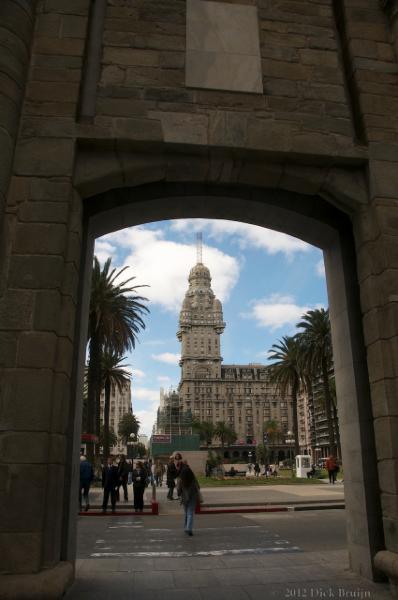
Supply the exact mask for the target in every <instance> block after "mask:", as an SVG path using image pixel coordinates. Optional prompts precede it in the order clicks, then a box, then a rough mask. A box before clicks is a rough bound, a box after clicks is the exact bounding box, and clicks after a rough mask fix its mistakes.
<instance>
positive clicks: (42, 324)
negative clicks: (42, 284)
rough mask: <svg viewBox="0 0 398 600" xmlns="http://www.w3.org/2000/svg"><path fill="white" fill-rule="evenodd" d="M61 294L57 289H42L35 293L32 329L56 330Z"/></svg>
mask: <svg viewBox="0 0 398 600" xmlns="http://www.w3.org/2000/svg"><path fill="white" fill-rule="evenodd" d="M60 308H61V294H60V293H59V291H58V290H42V291H39V292H37V293H36V302H35V310H34V329H35V330H36V331H54V332H55V331H57V330H58V327H59V321H60V314H59V311H60Z"/></svg>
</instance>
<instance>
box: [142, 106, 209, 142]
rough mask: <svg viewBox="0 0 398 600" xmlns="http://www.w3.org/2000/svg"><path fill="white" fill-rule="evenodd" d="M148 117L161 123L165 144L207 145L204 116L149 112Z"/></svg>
mask: <svg viewBox="0 0 398 600" xmlns="http://www.w3.org/2000/svg"><path fill="white" fill-rule="evenodd" d="M148 116H149V117H151V118H153V119H158V120H159V121H160V122H161V125H162V131H163V139H164V141H165V142H174V143H179V144H202V145H205V144H207V143H208V117H207V116H206V115H190V114H185V113H166V112H161V111H150V112H149V114H148Z"/></svg>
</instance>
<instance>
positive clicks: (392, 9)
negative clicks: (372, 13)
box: [380, 0, 398, 59]
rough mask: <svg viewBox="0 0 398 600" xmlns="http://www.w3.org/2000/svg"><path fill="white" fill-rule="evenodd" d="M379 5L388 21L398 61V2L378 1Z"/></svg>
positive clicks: (391, 0)
mask: <svg viewBox="0 0 398 600" xmlns="http://www.w3.org/2000/svg"><path fill="white" fill-rule="evenodd" d="M380 3H381V5H382V7H383V8H384V10H385V11H386V13H387V14H388V17H389V19H390V26H391V33H392V36H393V42H394V46H395V54H396V57H397V59H398V0H380Z"/></svg>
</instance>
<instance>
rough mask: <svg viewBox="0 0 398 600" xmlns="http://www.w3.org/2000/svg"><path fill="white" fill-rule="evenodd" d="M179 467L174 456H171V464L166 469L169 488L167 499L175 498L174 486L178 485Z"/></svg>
mask: <svg viewBox="0 0 398 600" xmlns="http://www.w3.org/2000/svg"><path fill="white" fill-rule="evenodd" d="M176 478H177V468H176V466H175V463H174V457H173V456H170V461H169V464H168V465H167V471H166V484H167V487H168V488H169V491H168V493H167V500H173V494H174V488H175V486H176V481H175V480H176Z"/></svg>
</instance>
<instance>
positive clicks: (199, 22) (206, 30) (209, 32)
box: [185, 0, 263, 94]
mask: <svg viewBox="0 0 398 600" xmlns="http://www.w3.org/2000/svg"><path fill="white" fill-rule="evenodd" d="M186 39H187V44H186V67H185V69H186V70H185V83H186V85H187V87H197V88H207V89H215V90H230V91H233V92H253V93H257V94H262V93H263V82H262V71H261V57H260V42H259V34H258V16H257V8H256V7H255V6H248V5H244V4H227V3H225V2H208V1H207V0H206V1H205V0H187V27H186Z"/></svg>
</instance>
